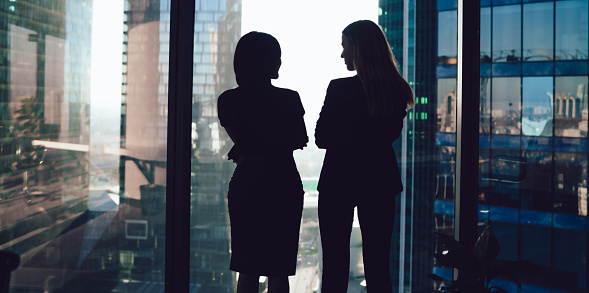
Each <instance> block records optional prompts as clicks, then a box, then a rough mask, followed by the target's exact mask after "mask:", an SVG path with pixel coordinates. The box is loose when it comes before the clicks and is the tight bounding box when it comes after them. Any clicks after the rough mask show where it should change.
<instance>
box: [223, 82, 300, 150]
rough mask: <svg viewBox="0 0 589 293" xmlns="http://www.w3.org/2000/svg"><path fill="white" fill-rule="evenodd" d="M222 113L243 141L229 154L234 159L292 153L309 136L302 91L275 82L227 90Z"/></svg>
mask: <svg viewBox="0 0 589 293" xmlns="http://www.w3.org/2000/svg"><path fill="white" fill-rule="evenodd" d="M217 108H218V116H219V120H220V122H221V125H222V126H223V127H227V128H230V129H231V130H232V131H233V133H234V134H235V135H236V136H237V137H236V138H237V139H238V141H239V142H240V143H239V145H235V146H234V147H233V148H232V150H231V152H230V153H229V158H230V159H235V160H238V159H239V157H240V156H242V155H256V156H273V155H275V154H287V155H292V151H293V150H295V149H302V148H303V147H305V146H306V145H307V142H308V141H309V138H308V137H307V130H306V128H305V121H304V120H303V115H304V114H305V110H304V109H303V104H302V103H301V98H300V96H299V94H298V93H297V92H295V91H292V90H289V89H283V88H277V87H274V86H272V85H271V84H269V83H268V84H267V85H259V86H247V87H243V86H242V87H238V88H235V89H231V90H227V91H225V92H224V93H223V94H221V96H219V99H218V104H217Z"/></svg>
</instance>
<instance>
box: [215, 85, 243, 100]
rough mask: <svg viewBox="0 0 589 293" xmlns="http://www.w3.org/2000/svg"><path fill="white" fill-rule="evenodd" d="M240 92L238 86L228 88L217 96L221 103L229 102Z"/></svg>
mask: <svg viewBox="0 0 589 293" xmlns="http://www.w3.org/2000/svg"><path fill="white" fill-rule="evenodd" d="M238 94H239V93H238V88H234V89H228V90H226V91H224V92H223V93H222V94H221V95H219V97H218V98H217V101H218V102H219V103H223V102H227V101H229V100H231V99H233V98H234V97H235V96H237V95H238Z"/></svg>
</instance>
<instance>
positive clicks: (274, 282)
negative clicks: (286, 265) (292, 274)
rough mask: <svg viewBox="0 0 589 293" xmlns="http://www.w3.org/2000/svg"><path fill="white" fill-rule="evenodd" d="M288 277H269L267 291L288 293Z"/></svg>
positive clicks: (270, 292)
mask: <svg viewBox="0 0 589 293" xmlns="http://www.w3.org/2000/svg"><path fill="white" fill-rule="evenodd" d="M288 291H289V286H288V277H269V278H268V293H288Z"/></svg>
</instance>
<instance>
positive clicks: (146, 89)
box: [0, 0, 169, 292]
mask: <svg viewBox="0 0 589 293" xmlns="http://www.w3.org/2000/svg"><path fill="white" fill-rule="evenodd" d="M115 2H116V3H115ZM115 2H105V1H94V2H93V1H83V0H80V1H41V2H39V1H6V3H4V4H2V7H3V11H4V12H5V13H3V14H2V16H0V19H1V21H0V23H2V25H1V26H2V28H1V29H0V34H1V35H2V39H3V40H4V41H2V42H0V47H1V48H2V50H1V52H2V53H1V54H3V55H2V56H3V57H2V60H3V66H2V69H0V83H1V84H2V87H1V88H2V89H1V91H2V95H0V112H1V114H0V117H1V118H0V160H1V161H0V205H1V207H0V234H1V235H2V237H0V249H2V250H8V251H12V252H15V253H18V254H19V255H20V258H21V261H20V266H19V267H18V268H17V269H16V270H15V271H14V272H13V274H12V279H11V286H12V287H13V291H14V292H83V291H87V290H89V288H92V290H94V291H95V292H138V291H141V290H142V289H141V288H147V287H149V288H151V289H152V290H163V288H164V273H163V272H164V264H165V259H164V248H165V184H166V183H165V182H166V181H165V178H166V151H167V147H166V143H167V142H166V138H167V109H166V105H167V86H166V85H167V74H166V72H167V66H166V64H167V62H168V56H167V53H162V52H167V51H168V47H169V45H168V35H167V34H165V33H162V32H161V31H160V28H161V27H162V25H163V26H164V27H165V24H166V23H167V22H164V21H161V20H163V19H166V17H164V15H166V13H167V15H168V17H167V19H168V20H169V12H167V9H168V8H167V6H166V7H162V6H160V3H159V2H158V3H155V2H153V1H152V2H149V3H147V2H145V1H115ZM4 9H6V10H4Z"/></svg>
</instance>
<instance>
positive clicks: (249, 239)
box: [218, 32, 308, 293]
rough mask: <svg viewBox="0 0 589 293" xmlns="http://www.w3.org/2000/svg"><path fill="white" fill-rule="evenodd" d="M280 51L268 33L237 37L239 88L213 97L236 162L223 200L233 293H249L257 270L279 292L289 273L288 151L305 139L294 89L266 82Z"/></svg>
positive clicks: (293, 234)
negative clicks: (234, 281) (228, 224)
mask: <svg viewBox="0 0 589 293" xmlns="http://www.w3.org/2000/svg"><path fill="white" fill-rule="evenodd" d="M280 55H281V50H280V45H279V44H278V41H277V40H276V39H275V38H274V37H272V36H271V35H269V34H265V33H260V32H250V33H248V34H246V35H244V36H243V37H242V38H241V39H240V40H239V42H238V43H237V47H236V49H235V56H234V61H233V66H234V70H235V76H236V79H237V84H238V85H239V87H237V88H235V89H231V90H228V91H226V92H224V93H223V94H221V96H219V99H218V116H219V120H220V121H221V125H222V126H223V127H224V128H225V130H226V131H227V133H228V134H229V136H230V137H231V140H233V142H234V143H235V145H234V147H233V148H232V150H231V151H230V152H229V155H228V157H229V159H232V160H234V161H235V162H237V167H236V168H235V172H234V173H233V177H232V178H231V182H230V183H229V192H228V205H229V217H230V221H231V264H230V269H231V270H233V271H237V272H239V280H238V283H237V292H238V293H245V292H255V293H257V292H258V286H259V284H258V279H259V277H260V276H268V277H269V278H268V289H269V292H270V293H278V292H284V293H287V292H288V290H289V286H288V276H289V275H294V274H295V271H296V258H297V251H298V240H299V228H300V223H301V214H302V210H303V194H304V191H303V186H302V183H301V178H300V176H299V173H298V171H297V168H296V165H295V161H294V159H293V154H292V153H293V150H296V149H302V148H303V147H305V146H306V144H307V142H308V137H307V132H306V129H305V122H304V121H303V115H304V114H305V111H304V109H303V105H302V103H301V99H300V97H299V94H298V93H297V92H295V91H292V90H288V89H282V88H277V87H274V86H272V83H271V79H276V78H278V69H279V68H280V65H281V61H280Z"/></svg>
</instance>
